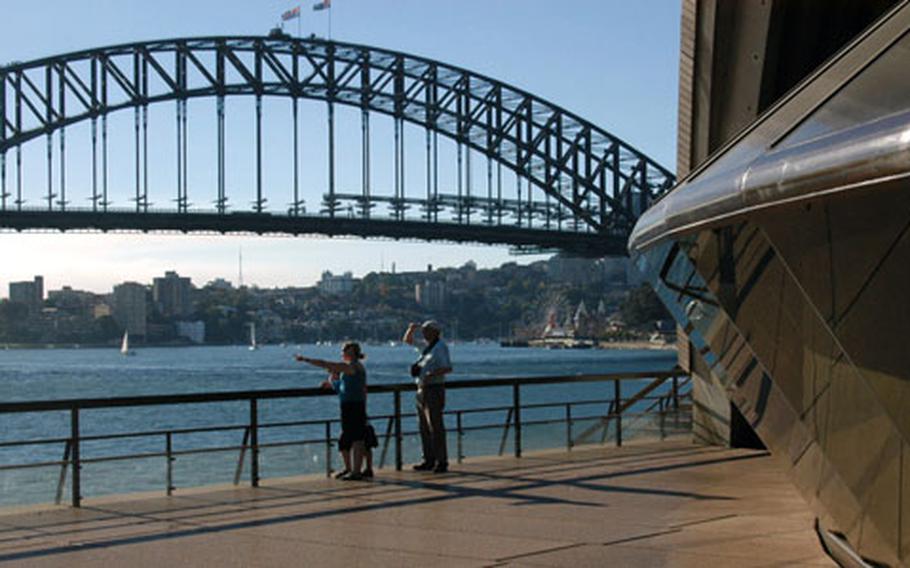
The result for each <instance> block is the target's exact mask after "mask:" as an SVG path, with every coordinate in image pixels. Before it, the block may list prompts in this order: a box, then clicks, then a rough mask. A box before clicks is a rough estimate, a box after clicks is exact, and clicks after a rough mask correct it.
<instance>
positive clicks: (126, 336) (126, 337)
mask: <svg viewBox="0 0 910 568" xmlns="http://www.w3.org/2000/svg"><path fill="white" fill-rule="evenodd" d="M120 354H121V355H123V356H124V357H132V356H135V355H136V351H135V350H134V349H130V332H129V331H124V332H123V339H122V340H121V341H120Z"/></svg>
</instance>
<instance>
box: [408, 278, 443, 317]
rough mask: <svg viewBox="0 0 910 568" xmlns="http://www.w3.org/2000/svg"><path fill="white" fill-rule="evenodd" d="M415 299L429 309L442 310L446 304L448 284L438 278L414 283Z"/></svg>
mask: <svg viewBox="0 0 910 568" xmlns="http://www.w3.org/2000/svg"><path fill="white" fill-rule="evenodd" d="M414 301H416V302H417V303H418V304H420V305H421V306H423V307H424V308H426V309H428V310H441V309H443V308H445V305H446V285H445V283H443V282H439V281H438V280H424V281H423V282H418V283H417V284H415V285H414Z"/></svg>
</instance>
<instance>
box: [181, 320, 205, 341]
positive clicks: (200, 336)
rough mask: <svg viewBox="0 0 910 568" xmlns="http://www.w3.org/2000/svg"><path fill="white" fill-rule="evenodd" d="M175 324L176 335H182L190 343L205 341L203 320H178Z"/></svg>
mask: <svg viewBox="0 0 910 568" xmlns="http://www.w3.org/2000/svg"><path fill="white" fill-rule="evenodd" d="M175 325H176V328H177V337H183V338H185V339H188V340H190V341H191V342H192V343H200V344H201V343H205V322H204V321H178V322H177V323H176V324H175Z"/></svg>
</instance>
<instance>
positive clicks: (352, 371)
mask: <svg viewBox="0 0 910 568" xmlns="http://www.w3.org/2000/svg"><path fill="white" fill-rule="evenodd" d="M341 357H342V362H340V363H338V362H335V361H325V360H322V359H313V358H311V357H304V356H302V355H296V356H295V357H294V358H295V359H296V360H297V361H300V362H302V363H308V364H310V365H313V366H314V367H319V368H322V369H325V370H326V371H328V372H329V373H330V378H329V379H328V380H326V381H325V382H324V383H323V386H324V387H326V388H331V389H332V390H334V391H335V392H336V393H338V399H339V401H340V402H341V437H340V438H339V439H338V449H339V450H340V451H341V458H342V459H343V460H344V470H343V471H341V472H339V473H338V474H337V475H336V476H335V477H336V478H338V479H344V480H351V481H353V480H359V479H363V475H362V474H361V471H360V469H361V466H362V464H363V455H364V439H365V437H366V425H367V408H366V381H367V371H366V369H365V368H364V366H363V363H361V360H362V359H363V358H364V355H363V352H362V351H361V350H360V344H359V343H355V342H353V341H351V342H348V343H345V344H344V347H342V349H341Z"/></svg>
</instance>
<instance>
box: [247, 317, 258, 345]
mask: <svg viewBox="0 0 910 568" xmlns="http://www.w3.org/2000/svg"><path fill="white" fill-rule="evenodd" d="M249 349H250V351H256V350H257V349H259V344H258V343H256V322H250V348H249Z"/></svg>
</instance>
